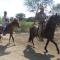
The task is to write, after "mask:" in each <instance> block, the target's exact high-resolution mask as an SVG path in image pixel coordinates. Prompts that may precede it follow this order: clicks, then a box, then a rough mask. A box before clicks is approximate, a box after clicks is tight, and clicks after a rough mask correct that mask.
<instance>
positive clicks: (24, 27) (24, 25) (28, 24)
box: [21, 21, 33, 32]
mask: <svg viewBox="0 0 60 60" xmlns="http://www.w3.org/2000/svg"><path fill="white" fill-rule="evenodd" d="M32 24H33V22H26V21H21V32H27V31H28V29H29V28H30V27H31V26H32Z"/></svg>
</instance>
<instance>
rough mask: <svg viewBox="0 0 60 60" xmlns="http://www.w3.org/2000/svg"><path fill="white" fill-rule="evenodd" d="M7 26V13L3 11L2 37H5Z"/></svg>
mask: <svg viewBox="0 0 60 60" xmlns="http://www.w3.org/2000/svg"><path fill="white" fill-rule="evenodd" d="M8 24H9V19H8V17H7V11H4V16H3V18H2V26H3V35H5V30H6V26H7V25H8Z"/></svg>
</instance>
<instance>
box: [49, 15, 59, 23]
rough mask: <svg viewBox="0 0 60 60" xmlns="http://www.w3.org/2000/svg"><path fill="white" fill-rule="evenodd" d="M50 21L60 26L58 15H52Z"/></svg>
mask: <svg viewBox="0 0 60 60" xmlns="http://www.w3.org/2000/svg"><path fill="white" fill-rule="evenodd" d="M49 20H50V22H51V23H52V22H53V23H55V24H59V23H60V15H57V14H55V15H52V16H51V17H50V19H49Z"/></svg>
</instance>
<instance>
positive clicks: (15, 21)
mask: <svg viewBox="0 0 60 60" xmlns="http://www.w3.org/2000/svg"><path fill="white" fill-rule="evenodd" d="M12 24H13V26H16V27H20V26H19V23H18V20H17V19H16V18H14V20H13V22H12Z"/></svg>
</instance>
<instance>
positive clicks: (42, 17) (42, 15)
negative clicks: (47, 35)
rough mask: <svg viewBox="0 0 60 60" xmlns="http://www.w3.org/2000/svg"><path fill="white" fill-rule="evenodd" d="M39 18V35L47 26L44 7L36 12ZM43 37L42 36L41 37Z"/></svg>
mask: <svg viewBox="0 0 60 60" xmlns="http://www.w3.org/2000/svg"><path fill="white" fill-rule="evenodd" d="M36 16H37V20H38V27H39V31H38V32H39V37H40V36H41V32H42V30H44V28H45V19H46V14H45V13H44V7H43V6H41V7H40V12H38V13H37V14H36ZM40 38H41V37H40Z"/></svg>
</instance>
